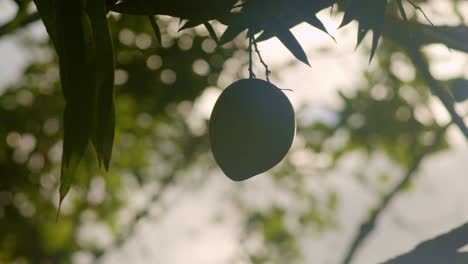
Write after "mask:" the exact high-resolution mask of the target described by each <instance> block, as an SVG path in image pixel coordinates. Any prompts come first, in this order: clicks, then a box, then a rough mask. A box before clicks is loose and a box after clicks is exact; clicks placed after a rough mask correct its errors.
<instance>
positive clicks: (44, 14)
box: [34, 0, 57, 48]
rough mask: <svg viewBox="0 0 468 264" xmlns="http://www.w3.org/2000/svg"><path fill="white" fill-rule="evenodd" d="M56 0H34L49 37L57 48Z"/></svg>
mask: <svg viewBox="0 0 468 264" xmlns="http://www.w3.org/2000/svg"><path fill="white" fill-rule="evenodd" d="M56 1H57V0H34V4H35V5H36V8H37V11H38V12H39V15H40V16H41V19H42V22H43V23H44V25H45V28H46V30H47V33H48V34H49V37H50V39H51V40H52V42H53V43H54V46H55V47H56V48H57V26H56V20H57V2H56Z"/></svg>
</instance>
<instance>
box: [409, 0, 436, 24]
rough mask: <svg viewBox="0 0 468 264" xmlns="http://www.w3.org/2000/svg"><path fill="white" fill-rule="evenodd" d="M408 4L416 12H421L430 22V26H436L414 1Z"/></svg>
mask: <svg viewBox="0 0 468 264" xmlns="http://www.w3.org/2000/svg"><path fill="white" fill-rule="evenodd" d="M407 1H408V3H410V4H411V5H412V6H413V7H414V8H415V9H416V10H418V11H419V12H421V13H422V14H423V16H424V17H425V18H426V20H427V21H428V22H429V24H431V26H434V24H433V23H432V21H431V20H430V19H429V17H428V16H427V15H426V13H425V12H424V10H423V9H422V8H421V7H420V6H418V5H416V4H415V3H413V1H411V0H407Z"/></svg>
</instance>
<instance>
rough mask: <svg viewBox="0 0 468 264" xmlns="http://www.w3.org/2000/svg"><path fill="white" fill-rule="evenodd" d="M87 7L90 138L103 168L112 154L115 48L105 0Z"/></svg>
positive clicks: (88, 4)
mask: <svg viewBox="0 0 468 264" xmlns="http://www.w3.org/2000/svg"><path fill="white" fill-rule="evenodd" d="M86 11H87V13H88V15H89V18H90V21H91V26H92V30H93V36H94V45H95V50H96V57H95V63H96V71H95V74H96V77H95V80H96V87H95V93H96V98H97V100H96V101H95V103H96V106H95V108H96V109H95V115H96V116H95V125H94V132H93V137H92V142H93V144H94V148H95V150H96V153H97V157H98V162H99V165H101V164H103V165H104V167H105V168H106V170H108V169H109V163H110V160H111V155H112V145H113V142H114V129H115V109H114V52H113V50H114V49H113V46H112V38H111V34H110V30H109V25H108V22H107V18H106V13H107V11H106V5H105V2H104V1H97V0H88V3H87V6H86Z"/></svg>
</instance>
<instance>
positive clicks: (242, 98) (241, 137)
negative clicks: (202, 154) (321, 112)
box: [209, 79, 296, 181]
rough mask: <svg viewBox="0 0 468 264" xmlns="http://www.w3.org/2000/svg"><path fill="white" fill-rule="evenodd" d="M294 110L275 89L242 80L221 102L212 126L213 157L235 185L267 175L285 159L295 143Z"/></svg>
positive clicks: (278, 90) (274, 87)
mask: <svg viewBox="0 0 468 264" xmlns="http://www.w3.org/2000/svg"><path fill="white" fill-rule="evenodd" d="M295 130H296V121H295V116H294V110H293V107H292V105H291V103H290V102H289V100H288V98H287V97H286V96H285V95H284V93H283V92H282V91H281V90H280V89H279V88H277V87H276V86H275V85H273V84H271V83H269V82H267V81H263V80H259V79H243V80H239V81H236V82H234V83H233V84H231V85H229V86H228V87H227V88H226V89H225V90H224V91H223V93H222V94H221V96H220V97H219V98H218V100H217V102H216V104H215V106H214V108H213V112H212V113H211V118H210V125H209V137H210V144H211V149H212V152H213V156H214V158H215V160H216V162H217V163H218V165H219V167H220V168H221V169H222V171H223V172H224V173H225V174H226V176H228V177H229V178H230V179H232V180H234V181H243V180H246V179H249V178H251V177H253V176H255V175H257V174H260V173H262V172H265V171H267V170H268V169H270V168H272V167H274V166H275V165H276V164H278V163H279V162H280V161H281V160H282V159H283V158H284V156H285V155H286V153H287V152H288V150H289V148H290V147H291V144H292V142H293V139H294V134H295Z"/></svg>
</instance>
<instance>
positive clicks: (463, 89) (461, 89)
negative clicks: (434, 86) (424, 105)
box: [449, 78, 468, 103]
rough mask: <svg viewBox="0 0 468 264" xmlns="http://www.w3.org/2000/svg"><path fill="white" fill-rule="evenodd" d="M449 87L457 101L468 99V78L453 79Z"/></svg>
mask: <svg viewBox="0 0 468 264" xmlns="http://www.w3.org/2000/svg"><path fill="white" fill-rule="evenodd" d="M449 89H450V92H451V93H452V95H453V97H454V98H455V101H456V102H459V103H461V102H464V101H466V100H468V80H466V79H461V78H459V79H455V80H452V81H450V85H449Z"/></svg>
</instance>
